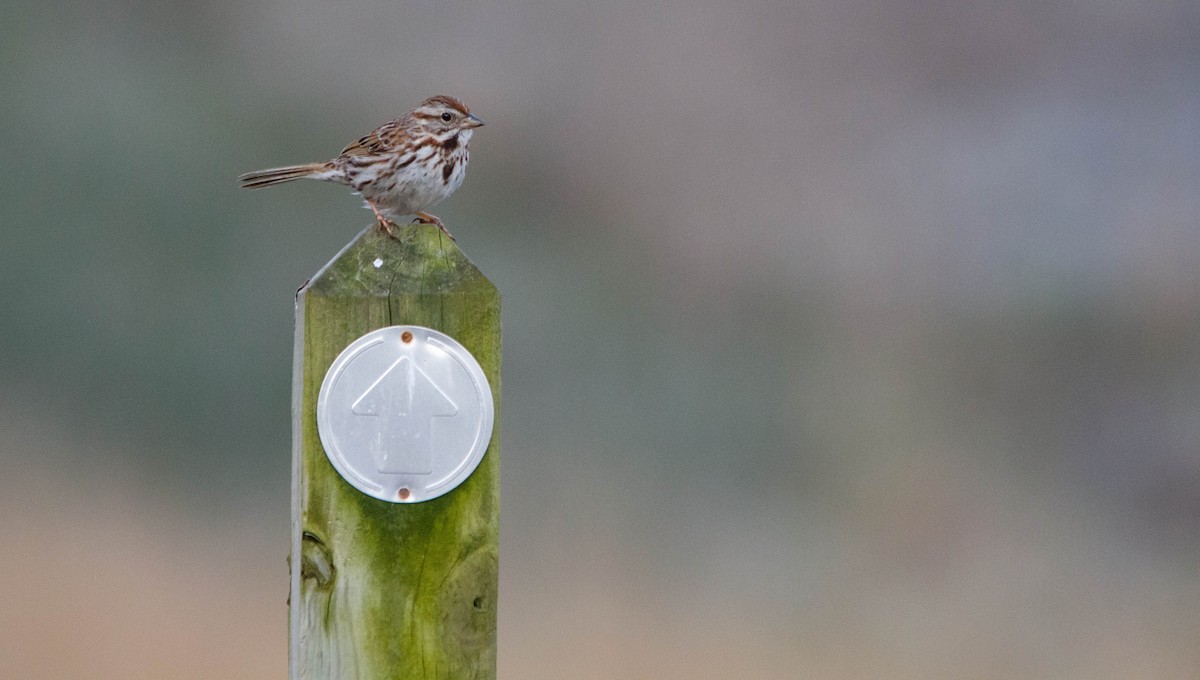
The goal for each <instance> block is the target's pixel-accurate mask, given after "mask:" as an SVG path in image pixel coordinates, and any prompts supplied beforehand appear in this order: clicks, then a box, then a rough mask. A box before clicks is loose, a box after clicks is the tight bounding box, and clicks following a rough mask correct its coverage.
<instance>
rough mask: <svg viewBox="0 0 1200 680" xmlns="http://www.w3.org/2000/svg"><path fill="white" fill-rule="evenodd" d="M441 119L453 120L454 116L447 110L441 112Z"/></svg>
mask: <svg viewBox="0 0 1200 680" xmlns="http://www.w3.org/2000/svg"><path fill="white" fill-rule="evenodd" d="M442 120H444V121H445V122H447V123H449V122H450V121H452V120H454V116H452V115H450V112H449V111H447V112H446V113H443V114H442Z"/></svg>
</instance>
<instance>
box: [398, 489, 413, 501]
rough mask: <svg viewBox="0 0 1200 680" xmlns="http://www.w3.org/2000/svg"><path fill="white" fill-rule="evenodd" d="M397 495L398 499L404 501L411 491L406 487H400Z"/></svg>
mask: <svg viewBox="0 0 1200 680" xmlns="http://www.w3.org/2000/svg"><path fill="white" fill-rule="evenodd" d="M397 495H399V496H400V500H402V501H406V500H408V497H409V496H411V495H412V492H411V491H409V490H408V487H401V488H400V493H399V494H397Z"/></svg>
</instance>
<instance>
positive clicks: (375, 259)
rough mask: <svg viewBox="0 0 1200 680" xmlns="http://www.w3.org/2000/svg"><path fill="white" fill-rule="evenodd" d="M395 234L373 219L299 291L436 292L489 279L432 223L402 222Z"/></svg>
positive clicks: (342, 293) (333, 292)
mask: <svg viewBox="0 0 1200 680" xmlns="http://www.w3.org/2000/svg"><path fill="white" fill-rule="evenodd" d="M394 233H395V236H388V235H387V234H385V233H383V232H381V231H380V230H378V229H376V228H375V226H374V225H372V226H370V227H367V228H366V229H364V230H363V231H361V232H360V233H359V234H358V236H356V237H355V238H354V240H352V241H351V242H350V243H349V244H347V245H346V247H345V248H343V249H342V251H341V252H340V253H338V254H337V255H336V256H335V257H334V258H333V259H332V260H330V261H329V263H328V264H326V265H325V266H324V267H322V268H321V270H320V271H318V272H317V273H316V274H315V275H314V276H313V277H312V279H311V280H310V281H309V282H308V283H307V284H305V286H304V287H302V288H301V289H300V290H299V291H298V294H300V295H303V294H315V295H338V296H344V295H354V296H358V295H362V296H376V295H385V296H386V295H396V294H398V293H400V294H403V293H417V294H437V293H448V292H451V291H461V290H463V289H469V288H476V287H478V286H481V285H484V286H487V287H488V288H491V289H492V290H494V286H492V284H491V282H490V281H488V280H487V278H486V277H484V275H483V273H482V272H480V271H479V268H478V267H476V266H475V264H474V263H472V262H471V260H470V259H468V258H467V256H466V255H465V254H464V253H463V251H462V249H460V248H459V247H458V244H457V243H455V242H454V241H453V240H451V239H450V238H449V237H447V236H446V235H445V234H443V233H442V231H441V230H440V229H438V228H437V227H436V226H434V225H431V224H413V225H404V226H401V227H399V228H397V229H396V230H395V231H394Z"/></svg>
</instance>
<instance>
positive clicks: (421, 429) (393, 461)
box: [350, 356, 458, 475]
mask: <svg viewBox="0 0 1200 680" xmlns="http://www.w3.org/2000/svg"><path fill="white" fill-rule="evenodd" d="M350 410H351V412H352V413H354V415H356V416H364V417H369V418H378V419H379V422H378V426H377V430H376V434H375V439H374V442H373V443H374V450H375V464H376V467H377V468H378V469H379V471H380V472H381V473H386V474H408V475H427V474H430V473H432V472H433V453H434V452H433V419H434V418H452V417H454V416H456V415H458V406H457V405H455V403H454V402H453V401H451V400H450V398H449V397H447V396H446V393H445V392H443V391H442V389H441V388H440V387H438V386H437V383H435V382H434V381H433V380H432V379H430V377H429V376H428V375H427V374H426V373H425V371H422V370H421V368H420V367H419V366H417V365H416V363H415V362H413V360H412V359H410V358H408V357H406V356H404V357H400V358H399V359H397V360H396V361H395V362H393V363H392V365H391V366H388V368H387V370H385V371H384V372H383V373H381V374H380V376H379V377H378V378H376V379H375V382H373V383H371V386H370V387H368V388H367V390H366V391H365V392H363V393H362V395H361V396H359V398H358V399H356V400H354V403H353V404H351V406H350Z"/></svg>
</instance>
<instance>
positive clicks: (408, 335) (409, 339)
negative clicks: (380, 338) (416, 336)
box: [400, 331, 412, 345]
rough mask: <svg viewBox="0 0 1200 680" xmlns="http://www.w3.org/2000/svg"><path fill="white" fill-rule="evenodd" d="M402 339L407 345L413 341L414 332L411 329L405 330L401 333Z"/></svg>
mask: <svg viewBox="0 0 1200 680" xmlns="http://www.w3.org/2000/svg"><path fill="white" fill-rule="evenodd" d="M400 341H401V342H403V343H404V344H406V345H407V344H408V343H410V342H412V332H411V331H404V332H403V333H401V334H400Z"/></svg>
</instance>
